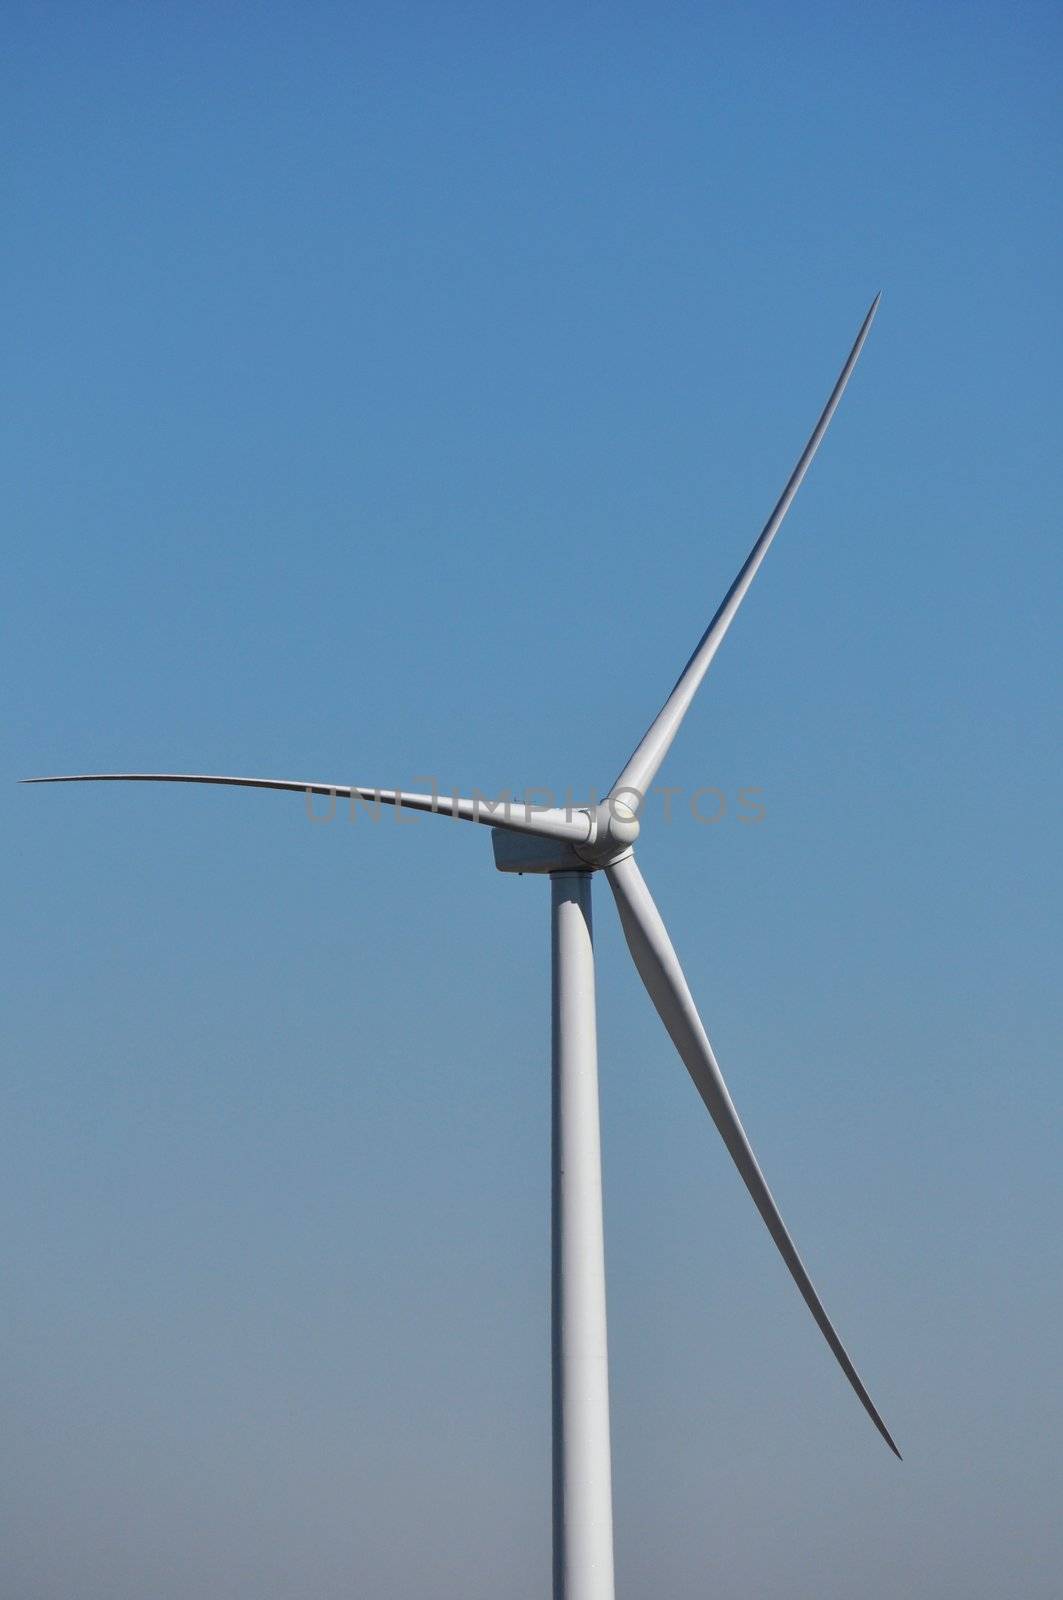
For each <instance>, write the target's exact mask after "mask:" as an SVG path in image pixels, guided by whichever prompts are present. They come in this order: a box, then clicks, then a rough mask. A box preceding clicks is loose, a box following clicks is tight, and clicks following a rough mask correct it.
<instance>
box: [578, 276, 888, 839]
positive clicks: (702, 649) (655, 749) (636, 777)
mask: <svg viewBox="0 0 1063 1600" xmlns="http://www.w3.org/2000/svg"><path fill="white" fill-rule="evenodd" d="M881 298H882V297H881V295H876V296H875V298H874V300H873V301H872V303H871V309H870V311H869V312H868V313H867V316H866V317H865V318H864V320H863V323H862V325H861V328H860V332H859V333H858V334H857V336H856V343H855V344H854V345H853V348H852V349H851V350H850V352H849V359H848V360H847V361H846V363H845V365H844V367H843V368H842V370H841V375H840V376H839V378H838V381H837V383H836V384H835V385H834V388H833V389H832V391H831V396H830V399H829V400H828V401H827V404H826V405H825V407H824V408H823V415H822V416H821V417H820V419H819V421H818V422H817V423H816V426H815V430H814V432H813V434H812V437H811V438H810V439H809V441H808V443H807V444H806V445H805V448H804V453H803V455H802V456H801V459H800V461H799V462H798V463H797V466H796V467H795V468H794V470H793V472H792V474H791V476H790V481H789V483H788V484H787V485H786V488H785V489H784V490H783V492H782V494H781V496H780V497H779V502H778V504H777V505H776V507H775V510H774V511H773V512H772V514H771V516H770V517H769V518H768V520H767V522H766V523H765V525H764V529H763V532H762V533H761V535H760V537H759V539H758V540H757V542H756V544H755V545H754V546H753V548H752V550H751V551H750V552H749V555H748V556H747V557H746V561H745V565H744V566H743V567H742V570H741V572H739V574H738V576H737V578H736V579H735V581H734V583H732V585H731V587H730V588H729V589H728V591H727V594H726V595H725V597H724V600H723V603H722V605H721V606H720V608H719V610H718V611H717V613H716V615H715V616H714V617H713V619H712V621H711V622H710V623H709V626H708V627H707V628H706V630H705V632H704V633H703V634H702V636H701V639H700V640H699V641H698V645H697V648H696V650H695V651H694V654H693V655H692V656H691V658H690V660H689V661H688V662H687V664H686V666H685V667H684V668H683V670H682V672H681V673H680V674H679V677H678V679H677V680H676V685H675V688H674V689H673V690H672V692H671V694H670V695H669V696H668V699H667V700H666V701H665V703H664V705H663V706H662V707H661V710H660V711H659V712H658V714H657V716H656V717H655V719H654V720H653V722H652V723H651V724H650V726H649V728H648V729H647V730H646V733H645V734H644V736H643V739H642V742H641V744H640V745H639V746H638V748H637V750H636V751H635V752H634V754H633V755H632V757H631V759H630V760H629V761H628V763H627V766H626V767H625V768H624V770H623V772H621V774H620V776H619V777H618V778H617V780H616V782H615V783H614V784H613V787H612V789H611V790H610V797H612V796H614V795H618V794H620V792H621V791H622V790H623V791H628V790H633V791H634V792H635V794H636V796H638V797H639V800H641V797H643V796H644V795H645V794H646V791H647V790H648V789H649V787H650V785H651V784H652V782H653V780H654V778H655V777H656V776H657V773H658V771H659V769H660V765H661V762H662V761H663V760H664V758H665V756H666V755H667V754H668V750H669V747H670V746H671V743H672V740H673V739H674V738H675V736H676V734H677V733H678V732H679V725H680V723H681V722H682V720H683V718H684V717H685V716H686V714H687V711H688V710H689V708H690V702H691V701H692V700H693V698H694V696H695V694H696V693H697V691H698V687H699V685H700V683H701V680H702V679H703V678H704V676H705V674H706V672H707V671H708V670H709V665H710V663H711V661H712V658H713V656H714V655H715V654H716V652H717V650H718V649H719V648H720V645H721V644H722V643H723V638H724V635H725V634H726V632H727V630H728V628H729V627H730V626H731V623H732V621H733V620H734V615H735V612H736V611H737V610H738V608H739V606H740V605H741V604H742V601H743V600H744V599H745V595H746V591H747V589H748V588H749V586H750V584H751V583H752V582H753V579H754V578H755V577H756V575H757V570H758V568H759V567H760V564H761V562H762V561H763V560H764V557H765V556H766V555H767V553H768V547H769V545H770V544H771V541H772V540H773V539H774V537H775V535H776V533H777V532H778V531H779V527H780V525H781V523H782V520H783V518H784V517H785V515H786V513H787V512H788V511H789V509H790V503H791V501H792V500H793V498H794V495H795V494H796V493H797V491H798V489H799V488H800V486H801V480H802V478H803V477H804V475H805V473H806V472H807V471H808V469H809V467H810V466H811V464H812V457H813V456H814V455H815V453H816V451H817V450H818V449H819V446H820V443H821V441H822V439H823V435H824V434H825V433H826V431H827V427H828V425H829V423H830V420H831V418H832V417H833V415H834V413H835V411H836V410H837V406H838V401H839V400H840V399H841V397H842V395H843V393H844V392H845V386H846V384H847V383H848V382H849V378H850V376H851V375H852V370H853V368H854V367H855V366H856V362H857V358H858V357H859V355H860V352H861V350H862V349H863V348H864V341H865V339H866V338H867V335H868V332H869V330H870V328H871V323H872V321H873V319H874V316H875V312H876V311H877V310H878V303H879V300H880V299H881ZM639 800H636V801H631V802H629V803H631V804H632V806H633V809H634V810H636V811H637V810H638V805H639Z"/></svg>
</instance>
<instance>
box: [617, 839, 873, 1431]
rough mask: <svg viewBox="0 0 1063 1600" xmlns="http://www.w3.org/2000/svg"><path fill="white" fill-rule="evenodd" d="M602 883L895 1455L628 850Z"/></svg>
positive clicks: (767, 1219) (760, 1202)
mask: <svg viewBox="0 0 1063 1600" xmlns="http://www.w3.org/2000/svg"><path fill="white" fill-rule="evenodd" d="M605 871H606V876H607V877H608V879H609V886H610V888H611V889H612V891H613V896H614V898H615V900H616V904H617V910H618V911H619V912H620V922H621V925H622V927H623V930H624V937H625V939H626V940H627V944H628V949H629V950H630V951H631V955H632V958H633V959H634V962H635V966H636V967H637V969H638V973H639V976H640V978H641V979H642V981H643V983H644V984H645V986H646V989H647V991H648V993H649V996H650V999H651V1000H652V1001H653V1004H654V1006H655V1007H656V1009H657V1013H658V1015H659V1016H660V1019H661V1021H662V1022H663V1023H664V1025H665V1028H666V1029H667V1031H668V1033H669V1035H670V1036H671V1039H672V1042H673V1044H674V1045H675V1047H676V1049H677V1050H678V1051H679V1054H680V1056H681V1057H682V1060H683V1063H684V1065H685V1066H686V1068H687V1071H688V1072H689V1073H690V1076H691V1077H692V1078H693V1080H694V1085H695V1087H696V1088H697V1091H698V1093H699V1094H700V1095H701V1098H702V1099H703V1100H704V1102H705V1104H706V1106H707V1107H708V1110H709V1115H710V1116H711V1117H712V1120H713V1122H715V1124H716V1127H717V1129H718V1130H719V1133H720V1137H721V1138H722V1139H723V1142H724V1144H725V1145H726V1146H727V1150H728V1153H729V1155H730V1157H731V1159H732V1161H733V1162H734V1164H735V1166H736V1167H737V1168H738V1171H739V1174H740V1176H741V1178H742V1181H743V1183H744V1184H745V1186H746V1188H747V1189H748V1190H749V1193H750V1195H751V1196H752V1198H753V1203H754V1204H755V1206H756V1208H757V1210H758V1211H759V1212H760V1214H761V1216H762V1217H763V1219H764V1223H765V1225H766V1227H767V1229H768V1232H769V1233H770V1234H771V1237H772V1239H773V1240H774V1241H775V1245H776V1247H777V1249H778V1251H779V1254H780V1255H781V1256H782V1258H783V1260H784V1261H785V1263H786V1265H787V1267H788V1268H789V1271H790V1275H791V1277H792V1278H793V1280H794V1282H795V1283H796V1284H797V1287H798V1289H799V1290H800V1291H801V1296H802V1298H803V1300H804V1302H805V1304H806V1305H807V1306H808V1309H809V1310H810V1311H811V1313H812V1315H813V1317H814V1318H815V1320H816V1323H817V1325H818V1327H819V1329H820V1332H821V1333H822V1334H823V1337H824V1338H825V1339H826V1341H827V1343H828V1345H829V1346H830V1348H831V1350H832V1351H833V1353H834V1356H835V1358H836V1360H837V1362H838V1365H839V1366H840V1367H841V1369H842V1371H843V1372H844V1373H845V1376H846V1377H847V1378H848V1380H849V1382H850V1383H851V1384H852V1386H853V1388H854V1389H855V1391H856V1393H857V1395H858V1397H859V1399H860V1402H861V1404H862V1405H863V1407H864V1409H865V1411H866V1412H867V1414H868V1416H869V1417H870V1418H871V1420H872V1422H873V1423H874V1424H875V1427H876V1428H877V1429H878V1431H879V1433H880V1434H881V1435H882V1437H883V1438H884V1439H885V1441H886V1443H887V1444H888V1445H889V1447H890V1449H891V1450H892V1451H893V1453H894V1455H895V1456H896V1457H897V1458H898V1460H899V1459H900V1454H901V1453H900V1451H899V1450H898V1449H897V1446H896V1445H895V1444H894V1442H893V1440H892V1438H891V1437H890V1434H889V1430H888V1429H887V1427H886V1424H885V1423H884V1422H883V1420H882V1418H881V1417H880V1416H879V1414H878V1412H877V1410H876V1409H875V1407H874V1405H873V1404H872V1401H871V1397H870V1395H869V1394H868V1392H867V1390H866V1389H865V1388H864V1385H863V1383H862V1381H861V1379H860V1375H859V1373H858V1372H857V1370H856V1368H855V1367H854V1366H853V1363H852V1361H851V1360H850V1359H849V1355H848V1353H847V1351H846V1349H845V1346H844V1345H843V1344H842V1342H841V1340H840V1339H839V1337H838V1335H837V1333H835V1331H834V1326H833V1324H832V1323H831V1320H830V1318H829V1317H828V1316H827V1313H826V1311H825V1310H824V1308H823V1303H822V1301H821V1300H820V1298H819V1295H818V1294H817V1293H816V1291H815V1289H814V1287H813V1285H812V1280H811V1279H810V1278H809V1276H808V1273H807V1272H806V1271H805V1266H804V1263H803V1261H802V1260H801V1257H800V1256H799V1255H798V1253H797V1247H796V1246H795V1244H794V1242H793V1240H792V1239H791V1237H790V1234H789V1232H788V1231H787V1227H786V1224H785V1223H784V1222H783V1219H782V1217H781V1215H780V1214H779V1208H778V1206H777V1205H776V1204H775V1200H774V1198H773V1197H772V1193H771V1190H770V1189H769V1188H768V1185H767V1183H766V1181H765V1179H764V1174H763V1173H762V1172H761V1170H760V1166H759V1165H758V1162H757V1158H756V1156H755V1155H754V1154H753V1147H752V1146H751V1144H750V1142H749V1139H748V1138H747V1137H746V1131H745V1129H744V1128H743V1126H742V1124H741V1122H740V1120H739V1117H738V1112H737V1111H736V1110H735V1108H734V1102H733V1101H732V1099H731V1096H730V1094H729V1093H728V1090H727V1085H726V1084H725V1083H724V1080H723V1075H722V1073H721V1072H720V1068H719V1066H718V1064H717V1061H716V1057H715V1056H714V1055H713V1053H712V1046H711V1045H710V1044H709V1040H708V1036H707V1035H706V1032H705V1029H704V1026H703V1024H702V1021H701V1018H700V1016H699V1015H698V1011H697V1007H696V1006H695V1004H694V1001H693V998H692V996H691V993H690V990H689V988H688V987H687V981H686V978H685V977H684V976H683V969H682V967H681V966H680V965H679V958H678V957H677V955H676V953H675V950H674V949H673V947H672V941H671V940H670V939H669V937H668V931H667V929H666V928H665V926H664V923H663V921H662V920H661V915H660V912H659V911H658V910H657V907H656V905H655V904H654V901H653V897H652V896H651V894H650V891H649V889H648V888H647V887H646V883H645V880H644V879H643V876H642V874H641V872H640V871H639V869H638V867H637V865H636V864H635V858H634V856H633V855H627V856H624V857H622V858H621V859H620V860H619V861H615V862H614V863H613V864H612V865H611V866H608V867H606V869H605Z"/></svg>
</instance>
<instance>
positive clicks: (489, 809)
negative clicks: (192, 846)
mask: <svg viewBox="0 0 1063 1600" xmlns="http://www.w3.org/2000/svg"><path fill="white" fill-rule="evenodd" d="M22 782H23V783H214V784H222V785H224V786H226V787H228V788H232V789H285V790H289V791H291V792H292V793H293V794H306V795H312V794H320V795H331V796H333V797H335V796H339V798H340V799H343V800H351V799H357V800H363V801H365V803H366V804H367V805H374V804H376V803H377V802H379V803H380V804H381V805H385V806H396V807H401V809H402V810H404V811H430V812H435V813H436V814H437V815H439V816H443V817H453V818H454V819H455V820H456V821H459V822H479V823H483V824H484V825H486V826H487V827H490V828H508V829H509V830H510V831H511V832H513V833H535V834H539V835H540V836H541V837H543V838H547V839H569V840H571V841H572V842H573V843H575V844H582V843H583V842H584V841H585V840H586V839H587V838H588V836H589V834H590V818H589V817H588V816H587V814H586V813H585V812H583V811H564V810H561V809H559V808H557V807H553V806H551V807H543V806H535V805H530V804H527V803H526V802H524V801H517V800H503V799H501V798H499V799H490V798H488V797H487V796H486V795H474V797H473V798H472V799H471V800H468V799H465V798H463V797H460V796H458V795H449V794H409V793H407V791H406V790H405V789H362V788H359V787H357V786H354V787H351V786H350V785H347V784H342V783H300V782H299V781H298V780H296V779H287V778H222V777H214V776H211V775H207V774H203V773H193V772H81V773H76V774H72V775H70V776H64V777H55V778H23V779H22Z"/></svg>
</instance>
